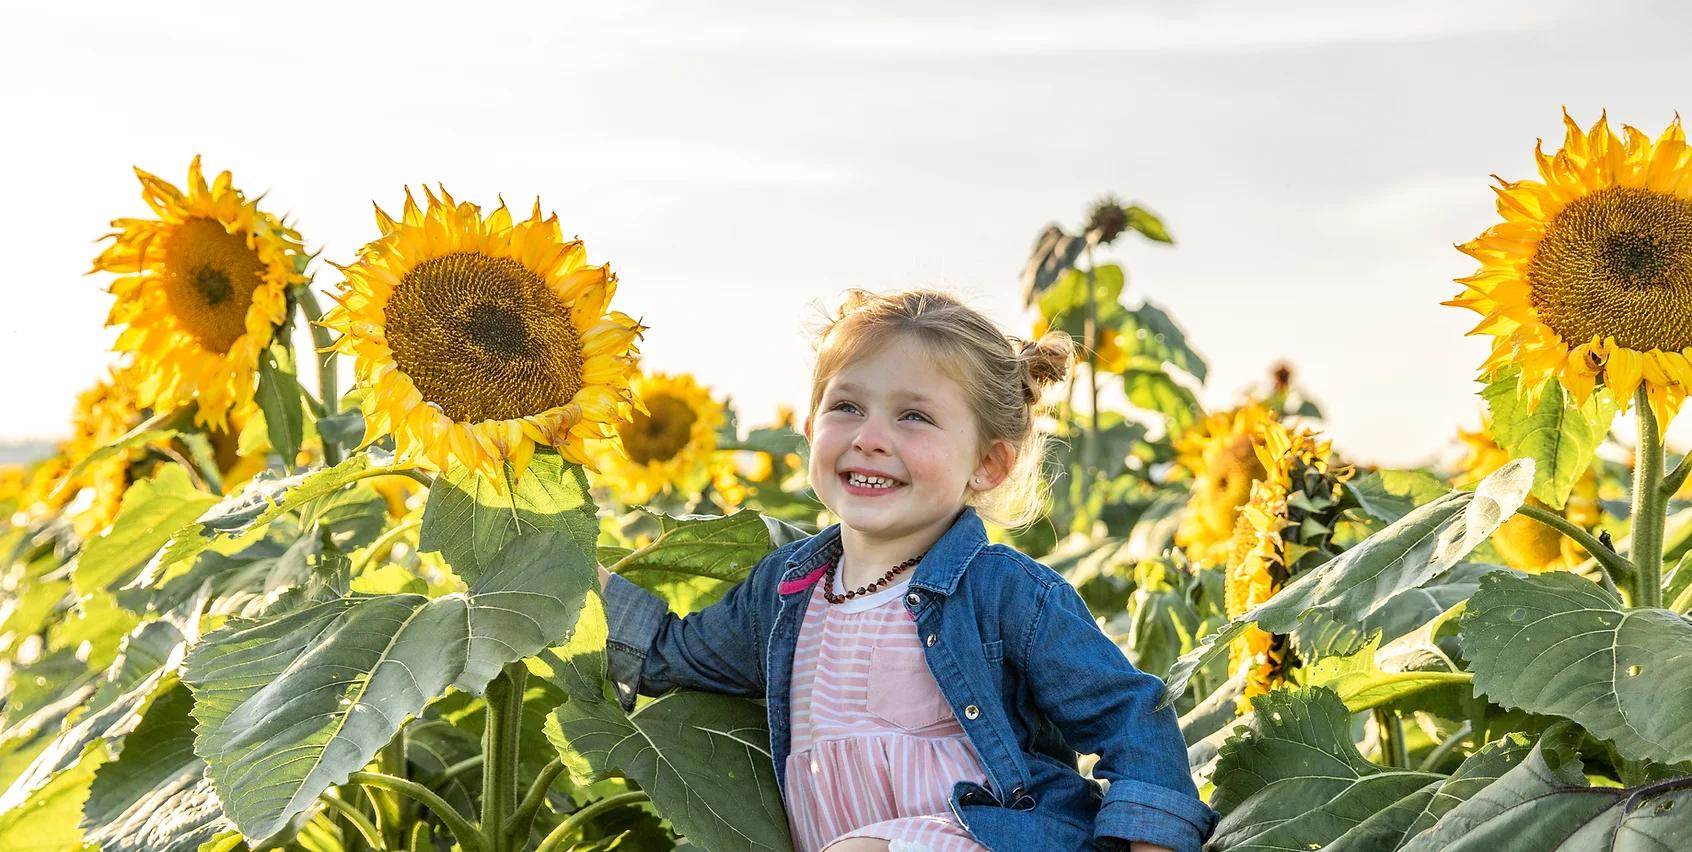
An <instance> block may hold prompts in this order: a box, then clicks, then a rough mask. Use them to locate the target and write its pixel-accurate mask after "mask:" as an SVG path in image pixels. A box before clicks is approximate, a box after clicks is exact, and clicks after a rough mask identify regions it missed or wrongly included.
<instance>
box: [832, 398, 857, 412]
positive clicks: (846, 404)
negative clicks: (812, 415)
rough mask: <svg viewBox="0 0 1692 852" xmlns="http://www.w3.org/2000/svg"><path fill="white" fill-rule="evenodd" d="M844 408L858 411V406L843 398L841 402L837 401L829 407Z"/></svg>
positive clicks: (833, 408) (837, 409) (835, 409)
mask: <svg viewBox="0 0 1692 852" xmlns="http://www.w3.org/2000/svg"><path fill="white" fill-rule="evenodd" d="M842 409H851V410H853V411H857V410H858V407H857V406H856V405H853V404H852V403H850V402H846V401H844V400H842V401H841V402H837V403H835V404H834V405H832V406H830V407H829V410H830V411H840V410H842Z"/></svg>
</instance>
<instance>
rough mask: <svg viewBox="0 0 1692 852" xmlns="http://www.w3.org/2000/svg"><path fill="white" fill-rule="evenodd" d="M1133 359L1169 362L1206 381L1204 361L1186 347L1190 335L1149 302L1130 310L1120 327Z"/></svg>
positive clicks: (1159, 308)
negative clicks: (1135, 357)
mask: <svg viewBox="0 0 1692 852" xmlns="http://www.w3.org/2000/svg"><path fill="white" fill-rule="evenodd" d="M1120 331H1121V332H1122V336H1123V338H1124V340H1125V343H1124V349H1125V350H1126V351H1127V353H1128V354H1129V355H1130V356H1137V357H1141V358H1146V359H1148V360H1150V361H1152V362H1154V363H1158V364H1161V363H1163V362H1165V361H1168V362H1169V363H1171V364H1174V365H1175V366H1177V367H1179V368H1181V369H1182V370H1185V371H1187V372H1188V373H1190V374H1191V375H1192V377H1193V378H1195V379H1198V380H1199V381H1201V382H1202V381H1204V379H1205V369H1206V368H1205V363H1204V359H1203V358H1200V357H1199V354H1198V353H1197V352H1194V351H1193V350H1192V347H1191V346H1189V345H1188V344H1187V335H1186V334H1185V333H1184V332H1182V331H1181V327H1180V326H1178V325H1176V324H1175V320H1174V319H1172V318H1170V316H1169V314H1168V312H1166V311H1164V310H1163V308H1161V307H1158V306H1157V305H1155V304H1153V303H1152V302H1151V301H1150V300H1147V301H1144V302H1141V303H1140V306H1139V307H1137V308H1135V309H1133V310H1131V311H1129V312H1128V313H1127V316H1126V317H1125V320H1124V322H1123V323H1122V325H1121V327H1120Z"/></svg>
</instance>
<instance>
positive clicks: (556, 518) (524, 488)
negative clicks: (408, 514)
mask: <svg viewBox="0 0 1692 852" xmlns="http://www.w3.org/2000/svg"><path fill="white" fill-rule="evenodd" d="M501 491H502V489H497V488H495V487H494V485H493V484H492V483H490V482H488V481H487V480H485V479H483V478H481V477H480V476H477V475H476V474H475V473H474V472H473V471H471V470H469V469H467V468H463V467H453V468H449V469H447V470H446V471H445V472H443V473H442V474H441V475H440V476H437V477H435V484H434V485H433V486H431V487H430V489H429V502H428V504H427V505H426V506H425V507H424V509H423V527H422V529H421V530H420V531H419V541H418V547H419V549H421V550H424V551H438V552H439V553H440V554H441V556H443V557H445V558H446V561H447V564H449V565H451V566H452V570H453V571H454V572H456V573H457V574H458V575H459V576H460V577H463V578H464V579H465V580H466V581H467V582H474V581H475V579H476V576H477V575H478V574H480V573H481V570H482V566H483V565H484V564H485V563H486V562H487V561H488V560H489V559H491V558H492V557H493V555H494V554H495V553H498V552H499V550H500V548H503V547H504V546H505V545H506V543H507V542H509V541H511V540H512V539H514V538H516V537H517V536H519V535H526V534H529V533H533V532H538V531H543V530H550V531H556V532H563V533H569V534H570V536H571V538H573V539H575V542H576V546H577V547H579V548H580V549H581V550H582V551H583V552H585V553H593V552H594V550H593V546H594V541H595V540H596V539H597V538H598V537H599V521H598V519H597V518H596V517H595V513H596V512H597V509H596V507H595V506H594V504H593V500H592V498H590V497H589V496H588V486H587V477H586V475H585V474H583V473H582V469H581V467H580V466H579V465H573V464H568V463H566V462H565V461H564V459H563V458H561V457H560V456H559V455H558V454H557V453H553V452H550V451H541V452H537V453H535V456H534V459H533V460H532V461H530V462H529V469H528V471H527V472H525V473H524V474H523V477H522V478H521V479H519V480H517V482H516V487H514V488H509V489H504V490H503V493H501Z"/></svg>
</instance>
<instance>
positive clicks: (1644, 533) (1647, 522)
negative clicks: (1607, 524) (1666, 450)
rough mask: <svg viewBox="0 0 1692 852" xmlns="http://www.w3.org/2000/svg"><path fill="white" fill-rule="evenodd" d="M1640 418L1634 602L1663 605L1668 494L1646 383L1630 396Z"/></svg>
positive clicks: (1635, 484)
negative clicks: (1664, 532)
mask: <svg viewBox="0 0 1692 852" xmlns="http://www.w3.org/2000/svg"><path fill="white" fill-rule="evenodd" d="M1633 402H1634V408H1635V409H1637V414H1638V417H1639V447H1638V449H1637V450H1636V451H1635V455H1636V458H1637V461H1636V463H1635V464H1634V469H1633V532H1632V534H1631V538H1632V540H1633V546H1632V552H1630V553H1629V554H1628V556H1630V557H1632V559H1631V561H1632V562H1633V565H1634V569H1635V571H1636V572H1637V573H1636V578H1635V583H1634V594H1633V605H1634V606H1636V607H1660V606H1662V605H1663V523H1664V517H1663V515H1664V509H1665V508H1666V507H1667V504H1668V499H1667V495H1665V494H1663V438H1662V434H1661V432H1660V430H1659V429H1658V424H1657V415H1656V413H1655V412H1653V411H1652V410H1651V402H1650V399H1649V398H1647V397H1646V395H1645V386H1644V385H1640V386H1639V390H1638V392H1636V393H1635V394H1634V395H1633Z"/></svg>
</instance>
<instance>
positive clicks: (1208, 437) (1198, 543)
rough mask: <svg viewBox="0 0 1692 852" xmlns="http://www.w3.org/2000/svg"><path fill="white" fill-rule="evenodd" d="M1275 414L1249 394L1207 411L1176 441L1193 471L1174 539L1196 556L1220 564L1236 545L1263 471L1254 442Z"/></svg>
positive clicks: (1183, 460)
mask: <svg viewBox="0 0 1692 852" xmlns="http://www.w3.org/2000/svg"><path fill="white" fill-rule="evenodd" d="M1272 419H1274V415H1273V413H1271V412H1270V411H1269V410H1268V409H1267V408H1264V407H1263V406H1262V405H1261V404H1259V403H1258V402H1257V401H1256V400H1248V401H1247V402H1246V403H1245V404H1244V405H1242V406H1240V407H1239V408H1236V409H1234V410H1233V411H1224V412H1220V413H1217V414H1212V415H1210V416H1208V417H1206V418H1205V419H1204V420H1202V421H1200V422H1199V423H1197V424H1195V425H1194V426H1193V427H1192V428H1191V429H1189V430H1187V432H1186V434H1185V435H1183V436H1181V437H1180V438H1179V439H1177V440H1176V441H1175V451H1176V453H1178V457H1177V463H1178V464H1180V465H1181V467H1183V468H1185V469H1186V471H1187V472H1188V473H1189V474H1190V475H1191V476H1192V477H1193V488H1192V491H1191V495H1190V496H1189V498H1188V500H1187V512H1186V514H1185V515H1183V516H1182V518H1181V525H1180V527H1179V528H1177V529H1176V531H1175V543H1176V544H1177V545H1179V546H1181V547H1184V548H1186V550H1187V558H1188V559H1190V560H1192V561H1193V562H1197V563H1207V564H1212V565H1214V564H1219V563H1221V562H1222V561H1224V560H1226V559H1227V558H1228V555H1229V554H1230V553H1231V552H1232V551H1233V538H1234V527H1235V523H1236V521H1237V520H1238V518H1239V515H1240V507H1241V506H1243V505H1245V503H1246V501H1247V500H1249V499H1250V498H1251V484H1252V483H1253V482H1255V481H1257V480H1259V479H1262V478H1263V477H1264V475H1265V470H1264V468H1263V463H1262V462H1261V461H1259V460H1258V458H1257V447H1256V443H1255V442H1256V440H1257V437H1258V434H1259V431H1260V430H1261V428H1262V426H1263V424H1264V423H1267V422H1269V421H1270V420H1272Z"/></svg>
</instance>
